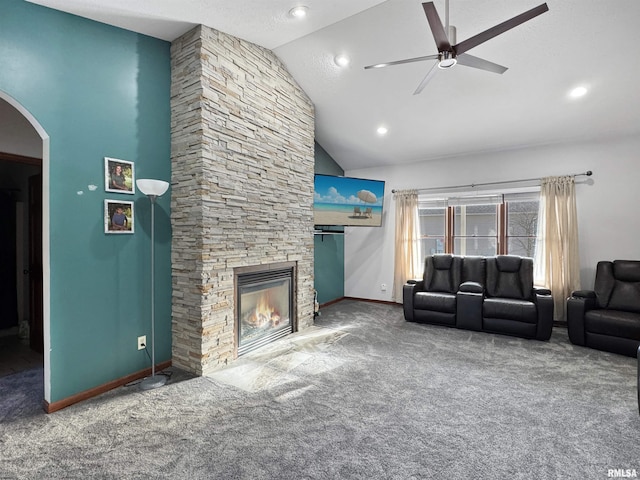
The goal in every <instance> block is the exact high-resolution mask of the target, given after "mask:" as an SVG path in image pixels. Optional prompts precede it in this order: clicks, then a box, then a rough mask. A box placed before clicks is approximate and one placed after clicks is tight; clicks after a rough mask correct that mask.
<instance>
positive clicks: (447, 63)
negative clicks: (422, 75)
mask: <svg viewBox="0 0 640 480" xmlns="http://www.w3.org/2000/svg"><path fill="white" fill-rule="evenodd" d="M456 63H458V60H456V57H454V56H452V55H451V52H442V53H441V54H440V59H439V61H438V68H441V69H443V70H446V69H447V68H451V67H453V66H454V65H455V64H456Z"/></svg>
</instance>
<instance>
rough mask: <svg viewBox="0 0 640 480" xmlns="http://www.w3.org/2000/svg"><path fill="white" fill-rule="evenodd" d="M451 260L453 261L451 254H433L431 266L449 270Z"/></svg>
mask: <svg viewBox="0 0 640 480" xmlns="http://www.w3.org/2000/svg"><path fill="white" fill-rule="evenodd" d="M451 262H453V255H447V254H444V255H434V256H433V266H434V267H435V268H436V269H437V270H449V269H450V268H451Z"/></svg>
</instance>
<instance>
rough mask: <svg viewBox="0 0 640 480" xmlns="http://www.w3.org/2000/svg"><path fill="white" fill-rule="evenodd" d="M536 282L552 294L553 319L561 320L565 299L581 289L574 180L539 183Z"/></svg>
mask: <svg viewBox="0 0 640 480" xmlns="http://www.w3.org/2000/svg"><path fill="white" fill-rule="evenodd" d="M535 282H536V285H542V286H544V287H546V288H548V289H550V290H551V295H552V296H553V303H554V305H553V306H554V312H553V316H554V319H555V320H564V319H565V318H566V303H567V298H568V297H569V296H570V295H571V292H573V291H574V290H579V289H580V268H579V259H578V215H577V209H576V193H575V180H574V177H573V176H562V177H545V178H543V179H542V181H541V183H540V212H539V215H538V242H537V248H536V254H535Z"/></svg>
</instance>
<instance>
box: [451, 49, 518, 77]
mask: <svg viewBox="0 0 640 480" xmlns="http://www.w3.org/2000/svg"><path fill="white" fill-rule="evenodd" d="M456 59H457V60H458V64H459V65H464V66H465V67H473V68H479V69H480V70H486V71H487V72H493V73H504V72H506V71H507V70H508V68H507V67H503V66H502V65H498V64H497V63H493V62H490V61H489V60H485V59H483V58H479V57H474V56H473V55H469V54H468V53H463V54H461V55H458V56H457V57H456Z"/></svg>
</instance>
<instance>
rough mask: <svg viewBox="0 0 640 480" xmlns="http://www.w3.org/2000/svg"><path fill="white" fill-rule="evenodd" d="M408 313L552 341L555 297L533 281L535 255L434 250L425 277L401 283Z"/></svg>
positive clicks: (412, 316) (410, 316)
mask: <svg viewBox="0 0 640 480" xmlns="http://www.w3.org/2000/svg"><path fill="white" fill-rule="evenodd" d="M403 308H404V317H405V319H406V320H407V321H410V322H421V323H431V324H437V325H446V326H450V327H456V328H463V329H467V330H475V331H481V332H490V333H501V334H505V335H513V336H517V337H523V338H532V339H536V340H548V339H549V338H550V337H551V330H552V328H553V299H552V297H551V292H550V291H549V290H547V289H539V288H534V286H533V259H531V258H527V257H519V256H516V255H497V256H495V257H478V256H460V255H449V254H436V255H430V256H427V257H426V259H425V269H424V276H423V278H422V280H409V281H408V282H407V283H406V284H405V285H404V287H403Z"/></svg>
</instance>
